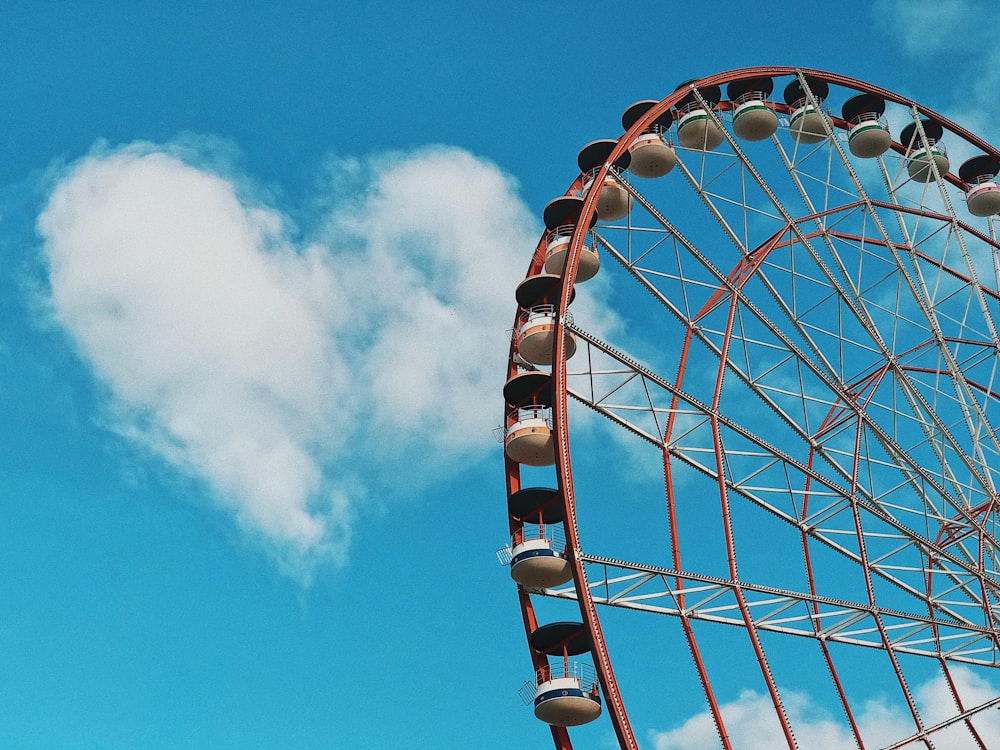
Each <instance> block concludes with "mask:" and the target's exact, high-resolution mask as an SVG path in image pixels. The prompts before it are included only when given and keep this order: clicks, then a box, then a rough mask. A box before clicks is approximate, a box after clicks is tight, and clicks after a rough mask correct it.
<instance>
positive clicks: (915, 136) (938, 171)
mask: <svg viewBox="0 0 1000 750" xmlns="http://www.w3.org/2000/svg"><path fill="white" fill-rule="evenodd" d="M920 126H921V129H922V130H923V137H921V135H920V132H919V131H918V130H917V123H916V122H911V123H910V124H909V125H907V126H906V127H905V128H903V130H902V131H901V132H900V134H899V140H900V143H902V144H903V145H904V146H906V173H907V174H908V175H910V178H911V179H912V180H913V181H914V182H932V181H934V180H936V179H938V178H939V177H944V176H945V175H946V174H948V170H949V169H950V168H951V163H950V162H949V161H948V152H947V151H946V150H945V147H944V145H942V144H941V143H939V141H940V139H941V136H942V134H943V133H944V129H943V128H942V127H941V125H940V124H938V123H936V122H934V121H932V120H921V121H920Z"/></svg>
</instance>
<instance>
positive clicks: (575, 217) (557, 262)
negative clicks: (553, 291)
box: [542, 195, 601, 283]
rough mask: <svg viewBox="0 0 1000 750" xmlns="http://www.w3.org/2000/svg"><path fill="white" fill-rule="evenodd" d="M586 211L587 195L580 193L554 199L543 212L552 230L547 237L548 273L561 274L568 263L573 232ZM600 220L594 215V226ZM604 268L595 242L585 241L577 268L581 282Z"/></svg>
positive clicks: (547, 227)
mask: <svg viewBox="0 0 1000 750" xmlns="http://www.w3.org/2000/svg"><path fill="white" fill-rule="evenodd" d="M582 211H583V198H581V197H580V196H578V195H561V196H559V197H558V198H553V199H552V200H550V201H549V202H548V204H547V205H546V206H545V210H544V211H543V212H542V220H543V221H544V222H545V227H546V229H548V232H547V233H546V240H545V272H546V273H551V274H557V275H561V274H562V272H563V269H564V268H565V266H566V254H567V252H568V251H569V246H570V243H571V241H572V239H573V233H574V232H575V231H576V225H577V224H578V223H579V221H580V214H581V212H582ZM596 223H597V216H596V215H594V216H591V218H590V226H588V227H587V228H588V229H590V228H591V227H593V226H594V224H596ZM600 268H601V260H600V257H599V256H598V255H597V246H596V245H595V244H594V243H590V244H587V243H584V245H583V249H582V251H581V253H580V259H579V261H578V262H577V267H576V281H577V282H578V283H580V282H584V281H587V280H588V279H592V278H594V276H596V275H597V272H598V271H599V270H600Z"/></svg>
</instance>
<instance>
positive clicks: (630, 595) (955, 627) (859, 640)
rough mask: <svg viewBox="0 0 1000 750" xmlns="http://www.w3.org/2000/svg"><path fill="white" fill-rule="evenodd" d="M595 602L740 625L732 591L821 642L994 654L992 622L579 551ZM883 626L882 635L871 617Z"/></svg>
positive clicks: (760, 612) (550, 592) (964, 655)
mask: <svg viewBox="0 0 1000 750" xmlns="http://www.w3.org/2000/svg"><path fill="white" fill-rule="evenodd" d="M579 557H580V559H581V560H582V561H583V562H584V563H585V565H586V569H587V580H588V586H589V588H590V591H591V595H592V596H593V599H594V601H595V602H596V603H597V604H600V605H603V606H610V607H620V608H625V609H632V610H638V611H643V612H647V613H650V614H661V615H670V616H674V617H681V616H683V617H688V618H691V619H693V620H700V621H704V622H712V623H719V624H725V625H733V626H737V627H742V626H743V625H744V620H743V617H742V614H741V610H740V602H739V600H738V598H737V593H739V594H740V595H741V596H742V598H743V602H744V603H745V604H746V607H747V608H748V610H749V611H750V612H751V615H752V619H753V623H754V627H756V628H757V629H759V630H761V631H765V632H774V633H783V634H787V635H796V636H801V637H804V638H809V639H813V640H819V641H824V642H828V643H844V644H850V645H855V646H865V647H868V648H872V649H880V650H886V649H888V650H891V651H894V652H896V653H900V654H912V655H917V656H927V657H935V658H937V657H942V658H944V659H945V660H946V661H948V662H955V663H965V664H984V665H992V664H995V663H996V659H997V658H1000V645H998V644H997V641H996V638H995V634H994V631H993V629H992V628H990V627H986V626H982V625H976V624H974V623H970V622H965V621H962V620H949V619H945V618H940V617H931V616H929V615H922V614H920V613H909V612H903V611H896V610H891V609H886V608H883V607H879V606H872V605H870V604H868V603H867V602H849V601H844V600H839V599H831V598H828V597H822V596H817V595H814V594H808V593H803V592H794V591H787V590H782V589H775V588H771V587H768V586H763V585H760V584H755V583H749V582H746V581H730V580H726V579H723V578H713V577H710V576H706V575H702V574H697V573H692V572H689V571H680V570H671V569H667V568H658V567H655V566H650V565H647V564H642V563H631V562H627V561H624V560H612V559H608V558H603V557H598V556H593V555H589V554H586V553H580V555H579ZM537 593H540V594H543V595H545V596H548V597H554V598H561V599H575V598H576V592H575V589H574V588H572V587H560V588H552V589H540V590H538V591H537ZM876 617H877V618H881V620H882V621H883V623H884V625H883V628H884V630H885V633H886V634H887V638H886V641H884V642H883V640H882V635H881V633H880V631H879V627H878V626H877V624H876V622H875V618H876Z"/></svg>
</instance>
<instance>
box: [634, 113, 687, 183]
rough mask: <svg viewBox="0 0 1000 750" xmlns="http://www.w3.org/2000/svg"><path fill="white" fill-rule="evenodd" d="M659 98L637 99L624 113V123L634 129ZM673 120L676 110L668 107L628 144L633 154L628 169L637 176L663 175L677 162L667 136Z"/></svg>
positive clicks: (651, 176) (654, 176) (650, 177)
mask: <svg viewBox="0 0 1000 750" xmlns="http://www.w3.org/2000/svg"><path fill="white" fill-rule="evenodd" d="M656 104H657V102H655V101H653V100H652V99H647V100H644V101H641V102H636V103H635V104H633V105H632V106H631V107H629V108H628V109H626V110H625V112H624V114H622V127H623V128H625V130H631V129H632V126H633V125H635V124H636V123H637V122H638V121H639V120H640V119H642V117H643V116H644V115H645V114H646V113H647V112H649V110H650V109H652V108H653V107H655V106H656ZM673 121H674V113H673V110H670V109H668V110H666V111H665V112H664V113H663V114H661V115H659V116H658V117H657V118H656V119H654V120H653V122H651V123H650V124H649V125H647V126H646V128H645V129H644V130H643V131H642V132H640V133H639V134H638V135H637V136H636V137H635V140H634V141H632V144H631V145H630V146H629V147H628V151H629V154H630V155H631V157H632V160H631V162H630V163H629V171H630V172H631V173H632V174H634V175H635V176H636V177H645V178H649V179H652V178H656V177H663V175H665V174H667V173H668V172H669V171H670V170H671V169H673V168H674V167H675V166H676V165H677V154H676V153H675V152H674V149H673V148H672V147H671V145H670V144H669V143H668V142H667V140H666V134H667V132H668V131H669V130H670V126H671V125H672V124H673Z"/></svg>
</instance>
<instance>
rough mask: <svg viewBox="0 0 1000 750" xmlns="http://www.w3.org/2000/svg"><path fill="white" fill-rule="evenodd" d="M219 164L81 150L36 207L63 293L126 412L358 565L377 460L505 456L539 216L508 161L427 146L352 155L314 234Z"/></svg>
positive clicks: (54, 281)
mask: <svg viewBox="0 0 1000 750" xmlns="http://www.w3.org/2000/svg"><path fill="white" fill-rule="evenodd" d="M212 159H213V156H212V154H211V153H208V154H205V153H202V154H201V155H197V154H196V152H194V151H192V150H191V149H190V148H181V147H179V146H156V145H152V144H134V145H131V146H128V147H124V148H121V149H118V150H114V151H98V152H95V153H94V154H93V155H91V156H89V157H87V158H85V159H83V160H81V161H80V162H78V163H76V164H74V165H72V166H71V168H70V169H69V170H68V171H67V172H66V173H65V174H64V175H62V176H61V179H60V180H59V181H58V182H57V184H56V185H55V187H54V189H53V191H52V194H51V196H50V200H49V202H48V205H47V206H46V208H45V209H44V211H43V212H42V214H41V215H40V217H39V220H38V229H39V233H40V235H41V236H42V238H43V253H44V256H45V259H46V260H47V262H48V265H49V269H50V287H51V295H50V298H49V300H48V301H49V305H50V308H51V311H52V314H53V315H54V317H55V319H56V320H57V321H58V323H59V324H61V325H62V326H63V327H64V329H65V330H66V332H67V333H68V334H69V335H70V337H71V338H72V340H73V341H74V342H75V344H76V346H77V348H78V350H79V353H80V355H81V357H82V359H83V360H85V361H86V362H87V363H88V364H89V365H90V366H91V368H92V369H93V371H94V374H95V376H96V377H97V379H98V380H99V381H100V382H101V383H102V384H103V385H104V386H106V388H107V390H108V392H109V396H110V398H109V413H110V414H112V415H113V421H114V426H115V428H116V429H117V430H118V431H119V432H120V433H121V434H123V435H125V436H127V437H128V438H129V439H132V440H135V441H137V442H139V443H141V444H142V445H144V446H146V447H147V448H148V449H150V450H151V451H153V452H154V453H155V454H157V455H159V456H161V457H162V458H164V459H166V460H167V461H168V462H170V463H171V464H173V465H175V466H176V467H178V468H180V469H181V470H183V471H184V472H186V473H187V474H189V475H191V476H194V477H196V478H199V479H201V480H203V481H204V482H205V483H206V484H207V486H208V487H209V488H210V489H211V491H212V495H213V496H214V497H215V499H216V500H217V501H218V502H219V503H221V504H222V505H223V506H224V507H227V508H229V509H230V510H231V511H232V512H233V513H234V514H235V516H236V518H237V519H238V521H239V523H240V524H241V526H242V527H243V528H244V529H246V530H247V531H249V532H251V533H252V534H253V535H255V536H257V537H259V538H261V539H262V540H263V541H264V542H265V543H266V545H267V546H268V547H269V549H270V550H271V551H272V553H273V554H274V555H275V557H276V558H277V559H278V560H279V561H280V562H281V563H282V564H283V565H284V566H285V569H286V570H288V571H290V572H292V573H293V574H296V575H303V576H308V572H309V570H310V569H311V567H312V565H313V564H314V563H315V562H316V561H318V560H323V559H327V560H329V559H334V560H337V559H343V556H344V554H345V551H346V549H347V545H348V541H349V537H350V531H351V526H352V521H353V519H354V517H355V516H356V514H357V511H358V508H357V504H358V494H359V493H358V492H357V491H354V490H349V489H347V488H349V487H358V486H359V484H360V485H362V486H363V485H364V484H365V483H366V481H367V479H369V478H371V479H372V481H375V478H376V477H377V476H378V474H379V462H391V461H394V460H395V461H398V460H400V456H401V455H402V456H403V457H404V458H405V457H406V452H407V451H408V450H409V451H410V453H411V456H412V454H413V453H415V452H416V451H418V450H419V451H420V452H421V454H422V456H423V458H424V459H425V460H429V461H430V462H431V463H434V462H435V461H437V462H438V463H440V462H441V461H447V460H448V459H449V458H454V457H456V456H459V455H470V454H471V455H476V454H482V453H485V452H486V451H488V450H496V447H495V444H493V443H492V439H491V437H490V435H489V428H490V427H491V426H492V425H493V424H495V423H496V422H497V421H498V419H499V415H498V414H497V413H496V412H497V409H496V408H493V405H494V404H497V403H498V398H499V393H500V387H501V385H502V379H503V372H504V361H505V358H506V348H507V347H506V343H505V341H504V334H503V329H504V328H505V327H506V326H507V325H509V322H508V319H512V317H513V312H514V302H513V290H514V287H515V285H516V283H517V280H518V279H519V278H520V277H521V275H523V272H524V269H525V267H526V265H527V261H528V258H529V257H530V252H531V249H532V248H533V247H534V244H535V242H536V241H537V226H536V224H535V222H534V220H533V219H532V217H531V215H530V213H529V212H528V210H527V209H526V208H525V206H524V205H523V204H522V203H521V201H520V200H519V199H518V198H517V196H516V191H515V187H514V186H513V184H512V183H511V181H510V179H509V178H507V177H506V176H504V175H503V174H501V173H500V172H499V170H498V169H497V168H496V167H495V166H493V165H491V164H488V163H486V162H483V161H481V160H478V159H476V158H475V157H473V156H472V155H470V154H468V153H466V152H464V151H461V150H458V149H446V148H429V149H425V150H423V151H420V152H417V153H413V154H407V155H403V154H400V155H396V156H393V157H383V158H380V159H378V160H374V161H372V162H371V163H365V164H363V163H360V162H347V161H344V162H339V163H337V164H336V165H335V166H336V168H335V169H334V170H333V173H334V174H337V175H341V176H344V175H348V176H349V175H353V178H352V179H349V180H338V179H333V180H331V181H330V183H329V184H330V194H328V195H323V196H319V198H318V199H317V203H319V204H325V205H327V206H332V207H333V208H332V209H331V210H330V216H329V218H328V220H327V221H326V222H325V223H324V230H323V232H322V233H321V235H320V236H319V237H318V238H317V241H314V242H312V243H310V244H308V245H306V246H302V245H300V244H298V243H297V242H295V241H294V240H293V239H292V236H291V232H290V230H289V225H290V221H289V220H288V219H287V217H285V216H283V215H282V214H281V213H280V212H279V211H278V210H276V209H274V208H271V207H268V206H266V205H263V204H262V202H261V201H259V200H257V201H254V200H249V199H248V198H247V197H246V196H245V193H246V191H245V190H244V189H241V188H240V187H238V186H237V184H236V182H235V181H234V178H232V177H226V176H223V175H221V174H220V173H218V172H217V171H214V170H213V169H211V168H208V167H206V166H204V165H205V164H208V163H210V162H211V160H212ZM199 165H201V166H199ZM362 491H363V490H362Z"/></svg>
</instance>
